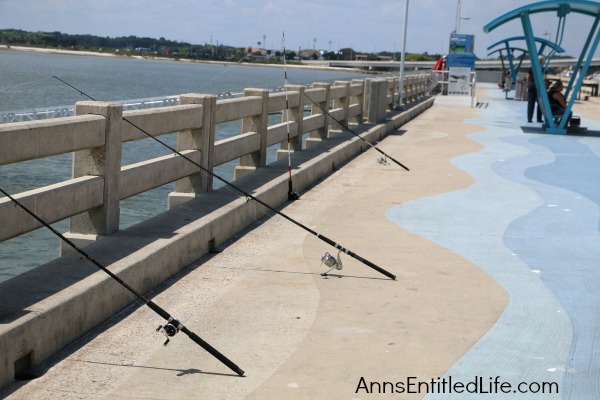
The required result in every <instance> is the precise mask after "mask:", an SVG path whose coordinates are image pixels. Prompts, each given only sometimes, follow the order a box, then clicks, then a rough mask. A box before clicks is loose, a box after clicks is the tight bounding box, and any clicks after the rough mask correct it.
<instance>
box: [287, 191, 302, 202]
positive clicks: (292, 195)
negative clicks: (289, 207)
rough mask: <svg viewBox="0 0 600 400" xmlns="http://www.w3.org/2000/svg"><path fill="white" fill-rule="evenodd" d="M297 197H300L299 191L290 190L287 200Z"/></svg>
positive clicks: (296, 198)
mask: <svg viewBox="0 0 600 400" xmlns="http://www.w3.org/2000/svg"><path fill="white" fill-rule="evenodd" d="M299 198H300V193H298V192H292V191H289V192H288V200H289V201H294V200H298V199H299Z"/></svg>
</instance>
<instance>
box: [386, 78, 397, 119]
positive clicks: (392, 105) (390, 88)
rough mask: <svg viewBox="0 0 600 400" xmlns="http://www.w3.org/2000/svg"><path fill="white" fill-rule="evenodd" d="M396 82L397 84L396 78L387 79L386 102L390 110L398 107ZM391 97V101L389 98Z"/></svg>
mask: <svg viewBox="0 0 600 400" xmlns="http://www.w3.org/2000/svg"><path fill="white" fill-rule="evenodd" d="M395 84H396V80H395V78H388V79H387V94H386V100H385V101H386V104H387V109H388V110H390V111H391V110H393V109H394V108H395V107H396V104H395V103H396V96H395V92H394V88H395ZM387 99H389V101H388V100H387Z"/></svg>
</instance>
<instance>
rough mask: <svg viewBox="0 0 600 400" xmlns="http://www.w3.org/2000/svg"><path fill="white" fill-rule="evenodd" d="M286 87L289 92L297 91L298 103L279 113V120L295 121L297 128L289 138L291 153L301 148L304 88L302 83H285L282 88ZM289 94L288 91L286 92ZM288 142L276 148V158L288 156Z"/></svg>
mask: <svg viewBox="0 0 600 400" xmlns="http://www.w3.org/2000/svg"><path fill="white" fill-rule="evenodd" d="M286 88H287V90H288V91H289V92H297V93H298V105H297V106H296V107H290V109H289V110H283V112H282V113H281V122H291V121H293V122H295V123H296V126H297V127H298V130H297V131H296V136H294V137H293V138H291V139H290V149H289V150H291V152H292V153H294V152H295V151H300V150H302V134H303V132H304V104H306V103H305V101H304V97H305V96H304V91H305V90H306V88H305V87H304V86H303V85H286V86H285V88H284V90H285V89H286ZM288 95H289V93H288ZM289 150H288V143H287V141H285V142H282V143H281V148H280V149H279V150H277V160H280V159H282V158H286V157H287V156H288V151H289Z"/></svg>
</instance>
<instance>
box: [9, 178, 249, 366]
mask: <svg viewBox="0 0 600 400" xmlns="http://www.w3.org/2000/svg"><path fill="white" fill-rule="evenodd" d="M0 192H2V193H3V194H4V195H5V196H7V197H8V198H9V199H10V200H11V201H12V202H13V203H15V204H16V205H17V206H19V207H20V208H21V209H23V211H25V212H26V213H27V214H29V215H31V216H32V217H33V218H34V219H35V220H37V221H38V222H39V223H40V224H42V225H43V226H45V227H46V228H48V229H49V230H50V231H51V232H52V233H54V234H55V235H56V236H58V237H59V238H61V239H62V240H64V241H65V243H67V244H68V245H69V246H71V247H72V248H73V249H74V250H75V251H76V252H78V253H79V254H81V255H82V256H83V257H84V258H85V260H86V261H88V262H90V263H91V264H93V265H95V266H96V267H98V268H100V269H101V270H102V271H104V272H106V273H107V274H108V275H109V276H110V277H111V278H113V279H114V280H115V281H117V282H118V283H119V284H120V285H121V286H123V287H124V288H125V289H127V290H129V291H130V292H131V293H133V295H134V296H135V297H137V298H138V299H139V300H141V301H143V302H144V304H146V305H147V306H148V307H150V309H152V310H153V311H154V312H156V313H157V314H158V315H160V316H161V317H162V318H164V319H165V320H167V323H166V324H165V325H160V326H159V327H158V328H157V329H156V331H157V332H158V331H160V330H162V332H163V333H164V334H165V336H166V337H167V340H166V342H165V343H164V345H165V346H166V345H167V344H168V343H169V340H170V338H171V337H173V336H175V335H176V334H177V333H178V332H179V331H181V332H183V333H185V334H186V335H188V337H189V338H190V339H192V340H193V341H194V342H196V343H197V344H198V345H200V346H201V347H202V348H203V349H204V350H206V351H208V352H209V353H210V354H211V355H212V356H213V357H215V358H216V359H217V360H219V361H221V362H222V363H223V364H225V365H226V366H227V367H229V369H231V370H232V371H233V372H235V373H236V374H238V375H239V376H244V371H243V370H242V369H241V368H240V367H238V366H237V365H235V363H233V361H231V360H230V359H228V358H227V357H225V356H224V355H223V354H221V353H220V352H219V351H218V350H217V349H215V348H214V347H212V346H211V345H210V344H208V343H207V342H205V341H204V340H202V338H201V337H200V336H198V335H197V334H195V333H194V332H192V331H190V330H189V329H188V328H186V327H185V326H184V325H183V324H182V323H181V322H180V321H179V320H178V319H177V318H175V317H173V316H172V315H171V314H169V313H168V312H167V311H165V310H164V309H163V308H161V307H159V306H158V305H157V304H156V303H154V302H153V301H152V300H148V299H147V298H146V297H144V296H143V295H142V294H141V293H138V292H137V291H136V290H135V289H134V288H133V287H131V286H130V285H129V284H127V282H125V281H124V280H122V279H121V278H119V277H118V276H117V275H115V274H114V273H113V272H111V271H110V270H109V269H108V268H106V267H105V266H104V265H102V264H101V263H99V262H98V261H96V260H95V259H94V258H92V257H91V256H90V255H89V254H88V253H87V252H85V251H84V250H82V249H81V248H80V247H79V246H77V245H76V244H75V243H73V242H72V241H71V240H69V239H68V238H67V237H65V236H64V235H63V234H62V233H60V232H59V231H57V230H56V229H54V228H53V227H52V226H50V224H48V223H47V222H46V221H44V220H43V219H42V218H40V217H39V216H38V215H37V214H35V213H34V212H33V211H31V210H30V209H29V208H27V207H26V206H25V205H23V203H21V202H20V201H18V200H17V199H15V198H14V197H13V196H11V195H10V194H9V193H7V192H6V191H5V190H4V189H2V188H0Z"/></svg>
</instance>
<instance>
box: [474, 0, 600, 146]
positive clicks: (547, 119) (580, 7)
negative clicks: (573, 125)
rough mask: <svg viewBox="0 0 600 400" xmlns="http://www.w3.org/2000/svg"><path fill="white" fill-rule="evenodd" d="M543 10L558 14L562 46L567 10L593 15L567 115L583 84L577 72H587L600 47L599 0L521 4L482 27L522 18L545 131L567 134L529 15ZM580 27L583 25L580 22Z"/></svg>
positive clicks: (490, 28)
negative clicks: (551, 96)
mask: <svg viewBox="0 0 600 400" xmlns="http://www.w3.org/2000/svg"><path fill="white" fill-rule="evenodd" d="M542 12H555V13H556V16H557V17H558V34H557V35H556V36H557V40H558V43H555V45H556V46H559V45H560V40H562V36H563V30H564V27H565V23H564V22H565V19H566V16H567V15H568V14H570V13H578V14H583V15H588V16H590V17H593V19H594V21H593V23H592V27H591V29H590V33H589V34H588V38H587V40H586V41H585V45H584V47H583V49H582V51H581V54H580V56H579V58H578V60H577V63H576V65H575V68H574V71H580V72H579V73H575V74H573V75H572V76H571V80H570V82H569V85H568V87H567V93H566V97H567V98H569V94H571V96H570V99H569V102H568V104H567V108H566V110H565V111H564V114H563V115H564V116H568V115H570V113H571V110H572V108H573V104H574V103H575V99H576V98H577V94H578V93H579V90H580V88H581V84H582V82H583V79H578V80H575V79H576V77H577V76H578V75H580V76H585V74H586V73H587V70H588V68H589V65H590V63H591V61H592V57H593V55H594V53H595V51H596V49H597V47H598V43H599V42H600V32H599V31H598V24H599V22H600V3H598V2H595V1H587V0H554V1H541V2H538V3H533V4H529V5H526V6H523V7H519V8H517V9H515V10H513V11H510V12H508V13H506V14H504V15H502V16H500V17H498V18H496V19H495V20H493V21H492V22H490V23H488V24H487V25H485V26H484V27H483V31H484V32H486V33H489V32H491V31H493V30H494V29H496V28H498V27H499V26H501V25H504V24H506V23H507V22H510V21H512V20H514V19H517V18H518V19H520V20H521V24H522V25H523V31H524V34H525V36H524V37H525V41H526V42H527V49H528V51H529V59H530V61H531V67H532V70H533V77H534V80H535V84H536V88H537V93H538V104H542V105H543V107H542V112H543V114H544V126H545V127H546V132H548V133H562V134H564V133H567V130H566V126H567V122H568V118H565V117H563V118H560V119H555V117H554V116H553V115H552V110H551V108H550V101H549V98H548V93H547V92H546V87H545V84H544V73H543V71H542V66H541V65H540V62H539V60H538V57H537V53H538V50H537V48H536V40H535V37H534V35H533V28H532V25H531V19H530V16H531V15H532V14H537V13H542ZM578 28H581V26H578ZM552 55H554V52H552V53H551V54H550V55H549V57H552ZM584 59H585V62H584ZM549 61H550V60H547V62H549ZM571 90H572V92H571Z"/></svg>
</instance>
